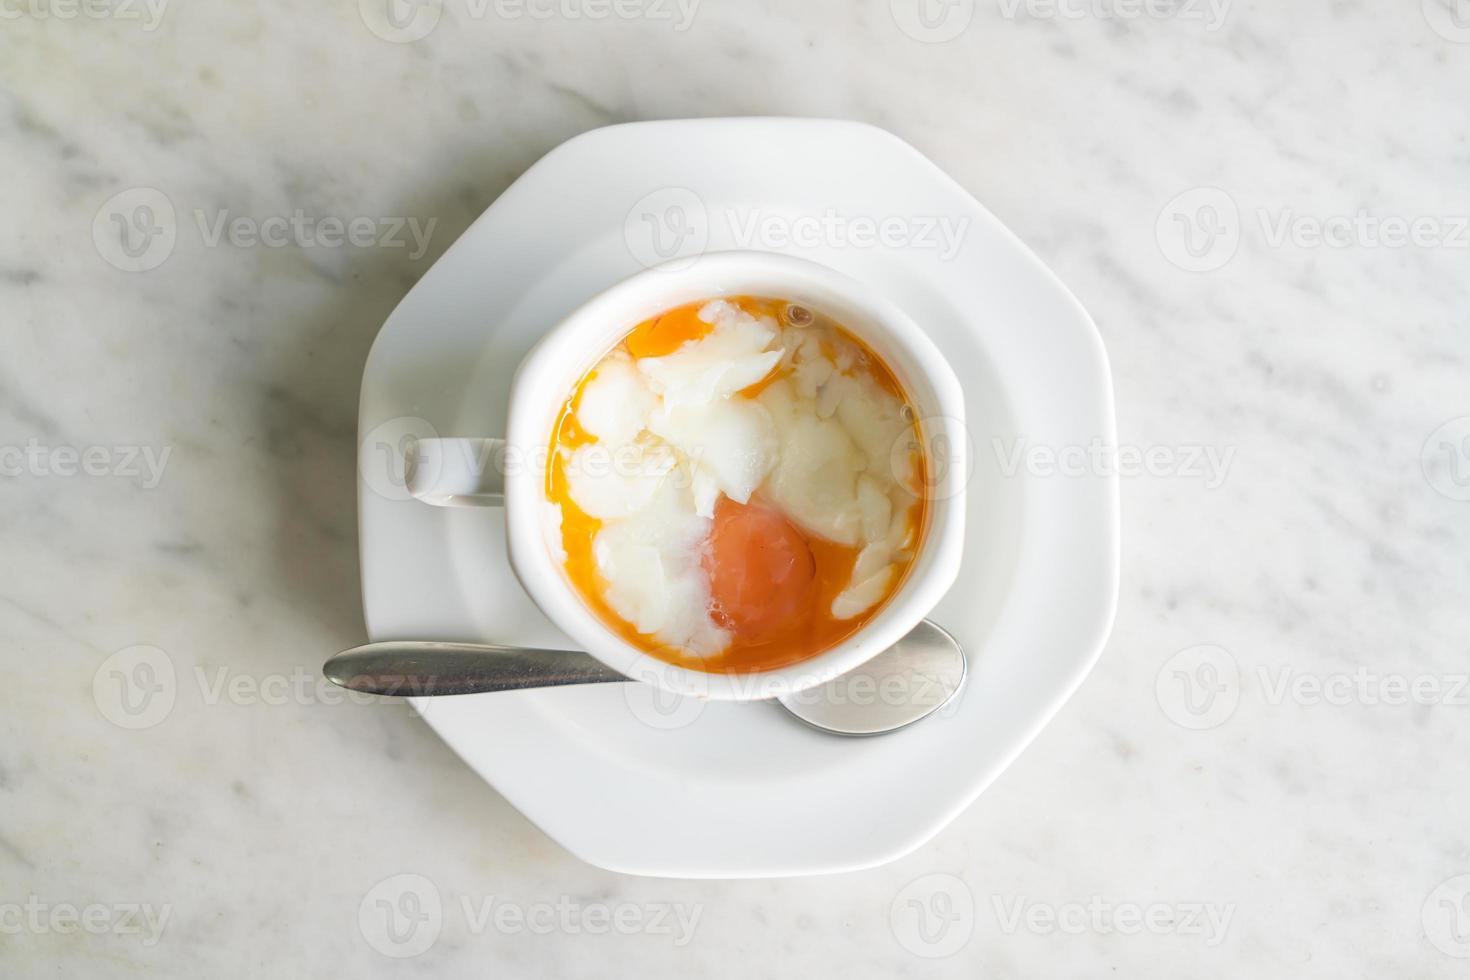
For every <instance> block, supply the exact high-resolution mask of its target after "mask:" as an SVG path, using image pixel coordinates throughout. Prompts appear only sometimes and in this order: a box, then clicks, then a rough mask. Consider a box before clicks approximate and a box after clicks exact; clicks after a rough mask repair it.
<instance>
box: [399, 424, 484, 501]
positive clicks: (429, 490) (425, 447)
mask: <svg viewBox="0 0 1470 980" xmlns="http://www.w3.org/2000/svg"><path fill="white" fill-rule="evenodd" d="M504 447H505V440H504V439H418V440H415V441H414V442H413V443H412V444H411V445H409V447H408V451H407V452H406V453H405V460H404V477H403V478H404V483H405V486H407V488H408V492H409V493H410V494H412V495H413V496H414V498H415V499H417V500H422V501H423V502H424V503H426V504H433V505H434V506H435V507H499V506H501V505H502V504H504V503H505V474H504V473H502V472H501V470H500V467H499V466H498V465H497V464H498V463H499V462H500V456H501V450H502V449H503V448H504Z"/></svg>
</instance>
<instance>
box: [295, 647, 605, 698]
mask: <svg viewBox="0 0 1470 980" xmlns="http://www.w3.org/2000/svg"><path fill="white" fill-rule="evenodd" d="M322 673H324V674H325V675H326V677H327V680H329V681H331V682H332V683H333V684H336V685H338V686H340V687H345V688H347V689H348V690H350V691H361V692H362V693H364V694H384V695H391V696H397V697H410V698H412V697H430V696H438V695H447V694H487V693H490V692H492V691H522V690H526V689H528V688H536V687H565V686H567V685H571V684H607V683H611V682H614V681H626V680H627V679H628V678H627V677H625V676H623V675H622V674H620V673H618V672H617V671H615V670H613V669H612V668H610V667H607V666H605V665H603V664H602V662H601V661H599V660H597V659H596V658H594V657H592V656H591V655H590V654H586V653H579V652H576V651H572V650H535V649H526V648H524V647H507V646H497V645H493V644H479V643H435V642H429V641H422V640H402V641H390V642H387V643H369V644H368V645H367V646H361V647H354V648H353V649H351V650H344V651H343V652H342V653H339V654H337V655H336V656H335V657H333V658H332V659H330V660H328V661H327V662H326V664H324V665H323V667H322Z"/></svg>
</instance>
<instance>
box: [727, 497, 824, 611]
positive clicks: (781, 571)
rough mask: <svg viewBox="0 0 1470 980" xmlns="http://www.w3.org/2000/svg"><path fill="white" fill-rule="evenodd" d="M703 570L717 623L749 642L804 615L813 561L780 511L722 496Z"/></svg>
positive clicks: (812, 583)
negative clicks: (737, 501)
mask: <svg viewBox="0 0 1470 980" xmlns="http://www.w3.org/2000/svg"><path fill="white" fill-rule="evenodd" d="M704 566H705V571H706V572H708V573H709V577H710V593H711V598H712V599H713V614H714V618H715V620H716V622H718V623H720V625H721V626H722V627H724V628H725V629H728V630H730V631H732V632H733V633H735V634H736V635H738V636H743V637H747V638H749V637H758V636H762V635H765V634H768V633H772V632H774V631H776V630H779V629H780V628H781V627H783V626H785V625H787V624H788V623H790V622H791V621H792V620H793V619H794V618H795V617H797V616H800V615H802V613H803V612H804V610H806V608H807V607H808V605H809V604H810V603H811V594H812V590H813V589H814V588H815V585H816V572H817V567H816V559H815V558H814V556H813V555H812V548H811V545H810V543H809V542H808V541H807V538H806V535H804V534H802V533H801V531H799V530H798V529H797V528H796V526H795V525H793V524H792V523H791V522H790V521H789V520H787V519H786V516H785V515H784V514H782V513H781V512H780V511H778V510H776V509H775V508H773V507H768V506H766V505H764V504H760V503H758V502H756V501H751V502H750V503H749V504H740V503H736V502H735V501H733V500H731V499H730V498H729V497H722V498H720V502H719V503H718V504H716V505H715V517H714V524H713V527H712V528H711V530H710V536H709V548H708V550H707V551H706V553H705V559H704Z"/></svg>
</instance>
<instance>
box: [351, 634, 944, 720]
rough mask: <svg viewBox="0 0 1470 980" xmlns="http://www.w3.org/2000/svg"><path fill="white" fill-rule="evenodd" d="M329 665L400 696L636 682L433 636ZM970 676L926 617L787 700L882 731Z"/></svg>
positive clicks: (372, 690) (564, 658)
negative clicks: (881, 647) (884, 646)
mask: <svg viewBox="0 0 1470 980" xmlns="http://www.w3.org/2000/svg"><path fill="white" fill-rule="evenodd" d="M322 673H323V674H325V675H326V677H327V679H328V680H329V681H331V682H332V683H333V684H336V685H338V686H340V687H345V688H347V689H348V690H352V691H361V692H363V693H366V694H381V695H385V696H393V697H437V696H441V695H454V694H486V693H489V692H493V691H525V690H530V689H533V688H540V687H566V686H569V685H574V684H608V683H614V682H622V681H629V678H628V677H626V676H624V675H622V674H620V673H618V672H617V671H615V670H613V669H612V668H610V667H607V666H606V665H604V664H603V663H602V662H601V661H600V660H597V659H596V658H594V657H593V656H591V655H590V654H586V653H578V652H576V651H571V650H536V649H528V648H525V647H509V646H501V645H498V644H488V643H486V644H480V643H436V642H433V641H424V640H398V641H390V642H387V643H369V644H368V645H367V646H360V647H354V648H353V649H351V650H345V651H343V652H342V653H339V654H337V655H336V656H335V657H332V658H331V659H330V660H328V661H327V662H326V664H324V665H323V666H322ZM964 680H965V652H964V650H962V649H961V648H960V645H959V642H958V641H957V640H956V639H955V638H954V637H952V636H950V635H949V634H948V633H947V632H945V631H944V630H943V629H942V628H940V627H939V626H937V625H935V624H934V623H931V622H930V621H929V620H927V619H926V620H924V621H923V622H921V623H920V624H919V625H918V626H916V627H914V628H913V630H912V631H910V633H909V634H908V635H907V636H905V637H904V638H903V639H902V640H899V641H898V642H897V643H895V644H894V645H893V646H891V647H889V648H888V649H887V650H884V651H883V652H882V653H880V654H878V655H877V656H876V657H874V658H873V659H872V660H869V661H868V662H867V663H865V664H863V665H862V666H861V667H859V668H857V669H856V670H853V671H851V672H849V673H846V674H843V675H842V676H840V677H837V678H834V679H833V680H830V681H828V682H827V683H826V684H822V685H819V686H817V687H814V688H810V689H808V690H805V691H801V692H800V693H797V694H789V695H786V696H785V697H782V698H780V699H779V701H780V704H781V706H782V707H783V708H785V709H786V710H787V711H789V712H791V714H793V715H795V716H796V717H797V718H800V719H801V720H802V721H804V722H806V723H807V724H808V725H811V726H812V727H813V728H819V729H821V730H822V731H824V732H831V733H832V734H834V735H883V734H886V733H888V732H895V731H898V730H899V729H900V728H905V727H907V726H909V725H912V724H913V723H914V722H916V721H918V720H919V719H921V718H926V717H928V716H929V715H931V714H933V713H934V712H935V711H938V710H939V709H940V708H942V707H944V706H945V705H946V704H948V703H949V702H950V701H951V700H952V699H953V698H954V696H955V694H957V693H958V692H959V689H960V686H961V685H962V684H963V683H964Z"/></svg>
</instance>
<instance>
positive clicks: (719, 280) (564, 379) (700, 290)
mask: <svg viewBox="0 0 1470 980" xmlns="http://www.w3.org/2000/svg"><path fill="white" fill-rule="evenodd" d="M731 295H750V296H775V297H780V298H782V299H788V300H791V301H792V302H795V303H799V304H801V305H804V306H808V307H811V308H812V309H815V310H817V311H819V312H821V313H823V314H825V315H827V316H829V317H831V318H833V319H834V320H836V321H837V322H838V323H841V324H842V325H843V326H844V327H845V328H847V329H848V330H850V331H852V332H853V333H854V334H855V335H856V336H858V337H859V338H860V339H861V340H862V341H863V342H864V343H866V344H867V345H868V346H869V347H871V348H872V349H873V350H874V351H875V352H876V353H877V354H878V356H879V357H881V358H882V359H883V361H884V363H885V364H886V365H887V366H888V367H889V368H890V369H891V370H892V371H893V372H894V374H895V375H897V377H898V380H899V382H900V384H901V385H902V386H903V388H904V390H905V391H906V392H907V393H908V395H909V397H910V399H912V401H913V404H914V407H915V408H916V409H917V411H918V415H919V419H918V425H919V433H920V438H921V440H922V442H923V444H924V446H925V447H927V450H928V451H929V453H930V455H931V466H930V467H929V471H930V475H929V484H928V486H927V488H926V492H927V494H928V498H929V505H928V521H927V523H928V527H927V531H926V533H925V535H924V538H923V540H922V542H921V545H920V548H919V551H918V553H917V554H916V555H915V556H914V560H913V565H912V567H911V568H910V570H909V574H908V576H907V577H906V578H905V579H904V581H903V583H902V584H901V585H900V587H899V589H898V591H897V592H896V593H895V594H894V595H893V596H891V597H890V598H889V600H888V602H887V603H886V604H885V605H884V606H883V607H882V608H880V609H879V611H878V612H877V613H876V614H875V615H874V616H873V618H872V619H870V620H869V621H868V622H867V623H866V624H865V625H864V626H863V627H862V628H861V629H859V630H858V631H857V632H856V633H855V634H853V635H852V636H850V637H848V638H847V639H846V640H844V641H842V642H841V643H839V644H837V645H836V646H834V647H832V648H831V649H829V650H826V651H824V652H822V653H819V654H817V655H816V656H813V657H810V658H808V659H806V660H803V661H801V662H799V663H796V664H792V665H790V666H787V667H783V668H780V669H777V670H767V671H759V672H752V673H742V674H722V673H709V672H705V671H698V670H691V669H688V668H684V667H679V666H675V665H673V664H670V663H668V662H666V661H663V660H660V659H658V658H656V657H654V656H651V655H650V654H648V653H645V652H644V651H642V650H640V649H638V648H637V647H635V646H633V645H632V644H630V643H628V642H627V641H626V640H624V639H623V638H622V637H620V636H618V635H617V634H616V633H614V632H613V631H611V630H610V629H608V628H607V627H606V626H605V625H603V623H602V622H601V621H600V620H599V619H598V618H597V617H596V616H595V615H594V614H593V613H592V611H591V610H589V609H588V608H587V606H586V605H585V604H584V603H583V601H582V599H581V598H580V597H579V596H578V595H577V593H576V592H575V591H574V589H573V587H572V585H571V583H570V582H569V581H568V579H567V576H566V574H565V572H564V570H563V569H562V567H561V563H560V561H559V560H558V559H557V558H556V557H555V556H556V553H557V551H559V550H560V549H559V543H560V539H559V536H560V523H559V521H558V520H557V519H556V516H555V511H554V510H553V509H552V507H551V505H550V503H549V501H548V500H547V497H546V479H545V477H546V471H545V458H546V455H547V449H548V447H549V446H550V444H551V438H552V429H553V427H554V426H555V424H556V421H557V418H558V416H559V414H560V412H561V411H562V408H563V407H564V406H565V404H566V401H567V399H568V397H570V395H571V393H572V391H573V390H574V389H575V388H576V386H577V383H578V382H579V381H580V380H581V378H582V376H583V375H584V374H586V373H587V371H588V370H590V369H591V368H592V367H593V365H595V364H596V363H597V362H598V361H599V360H601V359H602V357H603V356H604V355H605V354H606V353H607V352H608V351H609V350H610V349H612V348H613V347H614V346H616V345H617V344H618V342H619V341H621V340H622V338H623V337H624V336H625V335H626V334H627V333H628V332H629V331H630V330H631V329H632V328H633V327H634V326H636V325H637V324H639V323H641V322H643V321H644V320H647V319H649V318H650V317H653V316H656V315H658V314H659V313H662V312H664V311H666V310H669V309H672V308H674V307H677V306H682V305H684V304H687V303H692V302H696V301H698V300H702V299H709V298H713V297H718V296H731ZM964 417H965V408H964V396H963V394H962V392H961V389H960V383H959V380H958V379H957V378H956V377H955V374H954V371H953V370H952V369H951V368H950V366H949V363H948V361H946V360H945V358H944V355H942V354H941V353H940V352H939V349H938V348H937V347H935V346H934V343H933V342H932V341H931V340H930V339H929V337H928V335H927V334H925V333H924V331H923V329H922V328H921V327H919V325H918V324H916V323H915V322H914V321H913V320H912V319H910V318H909V316H908V315H907V314H905V313H904V312H903V311H902V310H901V309H899V308H898V307H897V306H895V305H894V304H893V303H891V302H890V301H888V300H887V299H885V298H884V297H882V296H879V295H878V294H876V293H874V292H873V291H872V290H871V289H869V288H868V287H867V286H865V285H864V284H862V283H860V282H858V281H857V280H855V279H852V278H850V277H849V276H846V275H843V274H842V273H839V272H836V271H835V270H832V269H829V268H827V267H826V266H823V265H819V264H817V263H815V262H810V261H807V260H805V259H797V258H792V257H790V256H785V255H776V254H772V253H767V252H746V251H735V252H714V253H710V254H707V255H704V256H701V257H700V259H699V260H698V261H697V262H695V263H694V264H693V265H689V266H687V267H685V265H684V263H683V262H680V263H674V264H670V265H668V266H657V267H655V268H653V269H649V270H647V271H644V272H640V273H638V274H636V275H633V276H631V277H629V278H627V279H624V280H623V281H622V282H620V283H618V284H617V285H615V286H613V287H612V288H610V289H608V290H607V291H606V292H603V293H601V294H599V295H598V296H596V297H594V298H593V299H591V300H589V301H588V302H587V303H586V304H584V305H583V306H582V307H580V308H579V309H577V310H576V311H575V312H573V313H572V314H571V315H570V316H568V317H567V318H566V319H565V320H563V321H562V322H561V323H559V324H557V325H556V326H555V327H553V328H552V329H551V330H550V331H549V332H548V333H547V334H546V336H545V337H543V338H542V339H541V341H540V343H538V344H537V345H536V346H535V347H534V348H533V349H532V350H531V351H530V353H528V354H527V355H526V358H525V360H524V361H522V362H521V365H520V367H519V369H518V370H517V372H516V376H515V380H514V381H513V382H512V384H511V389H510V404H509V412H508V416H507V425H506V434H505V437H504V438H503V439H500V438H483V437H481V438H460V439H422V440H420V441H419V442H418V443H417V444H416V445H415V446H414V447H412V448H411V449H410V450H409V460H408V463H409V465H408V467H407V474H406V477H407V487H408V490H409V492H410V493H411V494H412V495H413V496H414V497H416V498H418V499H419V500H422V501H424V502H425V503H430V504H435V505H437V506H503V507H504V509H505V517H506V540H507V542H508V548H509V557H510V565H511V568H512V569H514V571H515V574H516V577H517V578H518V579H519V580H520V582H521V585H522V586H523V587H524V588H525V590H526V592H527V593H529V594H530V596H531V598H532V599H533V600H534V601H535V603H536V605H538V606H539V607H540V608H541V610H542V612H544V613H545V614H546V615H547V617H548V618H549V619H550V620H551V621H552V622H553V623H555V624H556V625H557V626H558V627H559V628H560V629H561V630H562V631H563V632H564V633H566V634H567V635H568V636H569V637H571V638H572V639H573V640H574V641H575V642H576V643H578V644H579V645H580V646H581V647H582V649H584V650H586V651H587V652H588V653H590V654H592V655H593V656H594V657H596V658H597V659H598V660H600V661H602V662H603V663H605V664H607V665H608V666H609V667H611V668H613V669H614V670H617V671H619V672H621V673H623V674H626V675H627V676H629V677H631V678H634V679H637V680H644V681H648V682H650V683H653V684H656V685H657V686H659V687H661V688H663V689H665V690H667V691H670V692H673V693H676V694H682V695H690V696H695V697H703V698H712V699H717V700H727V701H750V700H759V699H764V698H771V697H779V696H783V695H786V694H790V693H794V692H796V691H800V690H805V689H806V688H810V687H814V686H816V685H818V684H823V683H826V682H827V681H829V680H831V679H832V678H834V677H836V676H838V675H839V674H844V673H846V672H848V671H850V670H853V669H855V668H857V667H859V666H861V665H862V664H863V663H864V662H866V661H867V660H869V659H870V658H872V657H873V656H875V655H876V654H878V653H881V652H882V651H884V650H886V649H887V648H888V647H890V646H892V645H893V644H894V643H896V642H897V641H898V640H900V639H902V638H903V637H904V636H905V635H906V634H907V633H908V632H909V631H910V630H911V629H913V628H914V627H915V626H916V625H918V623H919V621H920V620H921V619H923V618H924V617H925V616H927V615H928V614H929V611H930V610H932V609H933V608H934V606H935V605H936V604H937V603H938V602H939V600H940V598H942V597H943V595H944V594H945V592H946V591H947V590H948V589H949V587H950V586H951V585H952V584H953V583H954V580H955V576H956V574H957V573H958V572H959V566H960V553H961V550H962V546H963V543H964V520H965V495H964V493H963V490H964V481H965V479H966V475H967V473H968V465H967V463H968V461H967V459H966V453H967V452H968V450H969V442H968V438H967V436H966V432H965V425H964ZM936 451H939V452H942V453H943V454H944V459H943V464H944V465H942V466H935V465H932V463H933V460H932V457H933V456H934V455H935V453H936Z"/></svg>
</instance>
